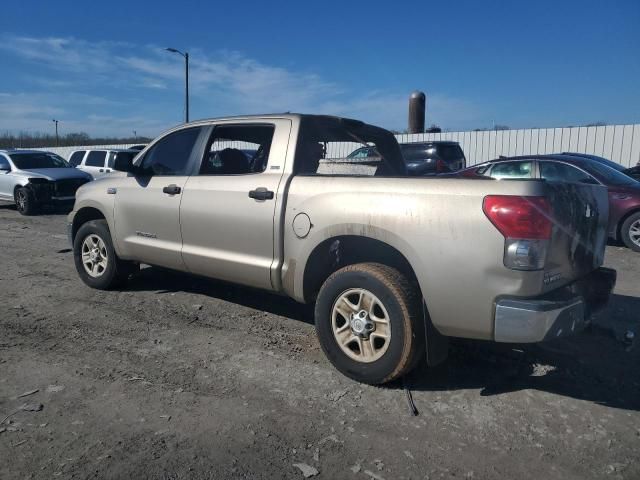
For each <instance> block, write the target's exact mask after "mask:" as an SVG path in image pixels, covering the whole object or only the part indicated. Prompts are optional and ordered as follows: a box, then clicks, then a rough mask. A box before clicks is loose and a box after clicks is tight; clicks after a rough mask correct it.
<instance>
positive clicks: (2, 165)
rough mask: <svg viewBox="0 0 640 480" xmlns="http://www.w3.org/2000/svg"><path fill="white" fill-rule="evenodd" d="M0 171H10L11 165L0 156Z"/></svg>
mask: <svg viewBox="0 0 640 480" xmlns="http://www.w3.org/2000/svg"><path fill="white" fill-rule="evenodd" d="M0 170H11V165H9V160H7V159H6V158H4V157H3V156H2V155H0Z"/></svg>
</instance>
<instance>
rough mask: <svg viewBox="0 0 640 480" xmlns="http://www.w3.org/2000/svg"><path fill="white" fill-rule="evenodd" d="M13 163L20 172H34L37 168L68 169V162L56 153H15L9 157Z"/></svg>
mask: <svg viewBox="0 0 640 480" xmlns="http://www.w3.org/2000/svg"><path fill="white" fill-rule="evenodd" d="M9 156H10V157H11V161H12V162H13V164H14V165H15V166H16V168H17V169H19V170H33V169H37V168H67V167H69V166H70V165H69V164H68V163H67V161H66V160H65V159H64V158H62V157H61V156H59V155H56V154H55V153H49V152H34V153H14V154H11V155H9Z"/></svg>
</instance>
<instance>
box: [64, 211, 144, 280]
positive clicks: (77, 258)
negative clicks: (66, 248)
mask: <svg viewBox="0 0 640 480" xmlns="http://www.w3.org/2000/svg"><path fill="white" fill-rule="evenodd" d="M73 258H74V262H75V265H76V270H77V272H78V275H80V278H81V279H82V281H83V282H84V283H85V284H87V285H88V286H90V287H92V288H97V289H99V290H109V289H112V288H115V287H117V286H119V285H121V284H122V283H124V282H125V281H126V280H127V278H128V277H129V275H130V274H131V273H133V272H135V270H136V269H137V268H138V265H137V264H135V263H132V262H126V261H124V260H120V259H119V258H118V256H117V255H116V252H115V250H114V248H113V242H112V240H111V233H110V232H109V226H108V225H107V222H106V220H92V221H90V222H87V223H85V224H84V225H82V226H81V227H80V229H79V230H78V233H77V234H76V237H75V240H74V242H73Z"/></svg>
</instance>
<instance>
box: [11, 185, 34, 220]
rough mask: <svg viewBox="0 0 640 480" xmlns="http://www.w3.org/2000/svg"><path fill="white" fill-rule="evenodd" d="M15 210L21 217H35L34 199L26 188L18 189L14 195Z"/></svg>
mask: <svg viewBox="0 0 640 480" xmlns="http://www.w3.org/2000/svg"><path fill="white" fill-rule="evenodd" d="M13 196H14V201H15V202H16V210H18V212H20V214H22V215H35V214H36V213H37V212H38V203H37V202H36V197H35V195H34V194H33V192H32V191H31V189H30V188H28V187H18V188H16V191H15V193H14V195H13Z"/></svg>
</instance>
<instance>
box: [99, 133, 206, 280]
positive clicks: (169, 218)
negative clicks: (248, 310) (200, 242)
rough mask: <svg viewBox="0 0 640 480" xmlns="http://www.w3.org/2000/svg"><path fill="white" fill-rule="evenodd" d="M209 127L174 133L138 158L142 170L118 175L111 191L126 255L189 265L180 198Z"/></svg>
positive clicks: (178, 267) (162, 263)
mask: <svg viewBox="0 0 640 480" xmlns="http://www.w3.org/2000/svg"><path fill="white" fill-rule="evenodd" d="M206 131H209V129H208V128H207V127H190V128H185V129H182V130H177V131H174V132H172V133H169V134H168V135H166V136H165V137H163V138H161V139H160V140H159V141H158V142H156V143H155V145H153V146H152V147H151V148H150V149H149V150H148V151H147V152H146V153H145V155H144V157H143V158H142V159H140V160H139V161H138V162H136V164H137V165H138V166H139V167H140V173H139V174H137V175H129V176H128V177H126V178H118V179H117V180H115V178H116V177H114V182H113V184H114V185H117V186H116V189H115V191H113V190H110V192H111V193H113V194H115V196H116V200H115V211H114V216H115V230H116V237H117V239H118V247H119V250H120V255H121V256H122V257H123V258H127V259H133V260H137V261H140V262H143V263H148V264H150V265H159V266H163V267H167V268H173V269H176V270H184V262H183V261H182V254H181V250H182V236H181V233H180V202H181V201H182V197H183V194H184V188H185V184H186V182H187V178H188V175H189V174H190V173H191V169H192V168H193V161H194V158H196V157H198V158H199V157H200V155H201V154H200V152H201V148H198V145H199V143H198V142H199V138H200V136H201V135H202V134H203V132H206ZM196 151H198V153H196ZM107 186H108V185H107Z"/></svg>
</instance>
